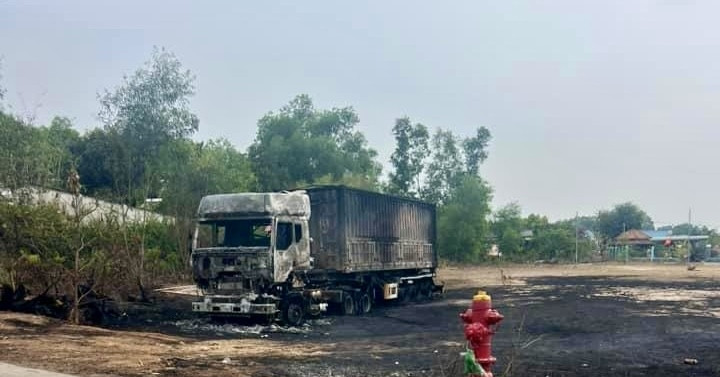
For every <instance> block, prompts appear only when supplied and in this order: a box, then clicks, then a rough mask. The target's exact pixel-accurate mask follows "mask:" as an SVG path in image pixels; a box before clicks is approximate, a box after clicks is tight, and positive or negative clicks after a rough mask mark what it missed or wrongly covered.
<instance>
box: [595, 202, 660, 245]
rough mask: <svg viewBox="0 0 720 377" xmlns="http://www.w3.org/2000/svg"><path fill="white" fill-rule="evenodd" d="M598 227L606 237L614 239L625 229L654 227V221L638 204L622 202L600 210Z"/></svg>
mask: <svg viewBox="0 0 720 377" xmlns="http://www.w3.org/2000/svg"><path fill="white" fill-rule="evenodd" d="M597 227H598V231H599V232H600V234H602V235H603V236H604V237H605V238H606V239H613V238H615V237H617V236H619V235H620V234H621V233H622V232H623V231H625V230H630V229H653V222H652V219H650V216H648V214H647V213H645V211H643V210H642V209H640V207H638V206H637V205H635V204H633V203H622V204H618V205H616V206H615V207H613V209H611V210H609V211H607V210H604V211H600V212H599V213H598V216H597Z"/></svg>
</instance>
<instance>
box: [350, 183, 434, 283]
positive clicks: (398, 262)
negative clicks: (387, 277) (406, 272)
mask: <svg viewBox="0 0 720 377" xmlns="http://www.w3.org/2000/svg"><path fill="white" fill-rule="evenodd" d="M342 197H343V198H342V200H343V201H344V207H345V211H343V213H342V217H343V219H344V221H345V226H344V232H345V237H344V238H345V240H344V241H345V246H346V247H345V249H346V250H345V258H344V259H345V264H344V269H345V271H376V270H397V269H418V268H431V267H435V266H436V265H437V258H436V255H435V249H434V243H435V218H434V213H435V207H434V206H433V205H431V204H428V203H423V202H419V201H414V200H408V199H402V198H398V197H394V196H388V195H382V194H376V193H370V192H365V191H360V190H354V189H343V190H342Z"/></svg>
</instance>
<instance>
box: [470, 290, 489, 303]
mask: <svg viewBox="0 0 720 377" xmlns="http://www.w3.org/2000/svg"><path fill="white" fill-rule="evenodd" d="M473 301H490V295H488V294H487V293H486V292H485V291H478V293H477V294H476V295H475V296H473Z"/></svg>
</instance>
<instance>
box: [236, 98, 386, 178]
mask: <svg viewBox="0 0 720 377" xmlns="http://www.w3.org/2000/svg"><path fill="white" fill-rule="evenodd" d="M358 122H359V118H358V116H357V114H356V113H355V111H354V110H353V109H352V108H351V107H345V108H333V109H331V110H317V109H315V107H314V106H313V103H312V100H311V99H310V97H308V96H307V95H300V96H297V97H295V99H293V100H292V101H291V102H290V103H289V104H288V105H286V106H285V107H283V108H282V109H280V111H279V112H277V113H268V114H267V115H265V116H264V117H263V118H262V119H260V121H258V131H257V136H256V138H255V141H254V142H253V144H252V145H251V146H250V148H249V150H248V155H249V157H250V161H251V162H252V166H253V170H254V171H255V174H256V176H257V178H258V183H259V185H260V188H261V189H262V190H267V191H276V190H286V189H289V188H293V187H296V186H298V185H299V184H301V183H307V182H316V181H318V180H319V179H320V178H321V177H324V176H327V175H329V176H331V177H332V179H333V180H341V179H342V178H343V177H345V176H357V177H362V178H363V180H365V181H367V182H373V183H374V184H376V183H377V177H378V175H379V174H380V165H379V164H378V163H377V162H376V161H375V157H376V156H377V153H376V152H375V150H373V149H371V148H369V147H368V146H367V141H366V140H365V137H364V136H363V135H362V133H360V132H359V131H357V130H356V129H355V126H356V125H357V124H358Z"/></svg>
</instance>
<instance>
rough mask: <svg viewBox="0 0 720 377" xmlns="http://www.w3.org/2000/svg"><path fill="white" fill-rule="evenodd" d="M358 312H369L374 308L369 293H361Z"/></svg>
mask: <svg viewBox="0 0 720 377" xmlns="http://www.w3.org/2000/svg"><path fill="white" fill-rule="evenodd" d="M358 309H359V310H358V314H368V313H370V311H371V310H372V299H371V298H370V295H369V294H367V293H363V294H362V295H360V299H359V300H358Z"/></svg>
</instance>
